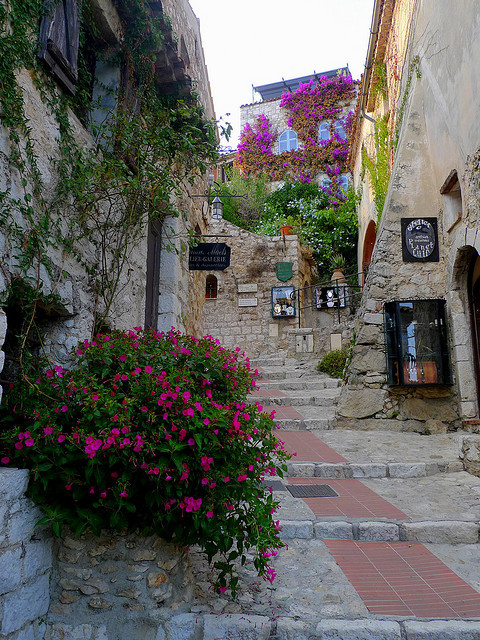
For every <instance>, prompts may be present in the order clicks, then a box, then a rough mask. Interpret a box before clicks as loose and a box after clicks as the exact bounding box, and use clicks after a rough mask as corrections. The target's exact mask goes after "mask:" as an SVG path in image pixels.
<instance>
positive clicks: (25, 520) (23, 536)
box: [0, 469, 52, 640]
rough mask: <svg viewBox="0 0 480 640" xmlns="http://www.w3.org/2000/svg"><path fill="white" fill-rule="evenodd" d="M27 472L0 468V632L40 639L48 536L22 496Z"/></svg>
mask: <svg viewBox="0 0 480 640" xmlns="http://www.w3.org/2000/svg"><path fill="white" fill-rule="evenodd" d="M27 483H28V471H26V470H18V469H0V636H1V637H2V638H5V640H20V639H21V640H42V639H43V637H44V634H45V628H46V627H45V617H46V614H47V611H48V607H49V601H50V596H49V586H50V571H51V566H52V541H51V538H50V536H49V533H48V531H47V530H45V529H39V528H38V527H35V524H36V522H37V521H38V520H39V519H40V518H41V516H42V514H41V512H40V511H39V509H37V508H36V507H35V506H34V505H33V503H32V502H31V501H30V500H29V499H28V498H25V495H24V494H25V490H26V488H27Z"/></svg>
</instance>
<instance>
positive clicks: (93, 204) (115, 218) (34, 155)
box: [0, 0, 217, 330]
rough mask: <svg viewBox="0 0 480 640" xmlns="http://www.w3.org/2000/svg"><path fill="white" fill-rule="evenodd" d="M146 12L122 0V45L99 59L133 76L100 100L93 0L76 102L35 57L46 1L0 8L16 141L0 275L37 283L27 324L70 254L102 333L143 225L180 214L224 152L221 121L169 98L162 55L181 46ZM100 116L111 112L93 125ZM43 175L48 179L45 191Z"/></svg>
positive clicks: (3, 196)
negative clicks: (33, 107) (47, 133)
mask: <svg viewBox="0 0 480 640" xmlns="http://www.w3.org/2000/svg"><path fill="white" fill-rule="evenodd" d="M47 4H48V3H47ZM79 4H80V3H79ZM150 5H151V3H148V2H146V1H145V0H129V1H128V2H126V1H123V0H122V1H121V2H119V3H118V11H119V15H120V17H121V19H122V24H123V29H124V38H123V41H122V44H121V46H116V47H110V48H106V49H105V50H102V51H101V52H100V53H99V52H96V55H97V57H98V59H99V60H100V59H102V58H103V60H106V61H108V62H109V63H112V64H117V65H118V66H119V68H121V69H122V78H123V77H126V78H127V80H126V81H124V82H123V83H121V84H120V86H119V88H118V90H115V91H111V92H110V93H111V95H110V96H109V97H110V98H111V99H110V100H109V101H104V102H102V101H101V100H99V101H97V102H95V100H94V97H93V95H94V87H95V82H96V80H95V77H94V68H93V67H92V58H91V56H92V44H91V39H92V37H94V36H95V34H96V30H97V26H96V24H95V18H94V14H93V12H92V9H91V6H90V4H89V2H88V0H85V1H84V2H83V3H82V10H81V16H80V47H79V60H78V73H79V79H78V84H77V91H76V95H75V96H72V95H69V94H68V92H65V91H62V90H61V89H60V88H59V85H58V83H57V82H56V81H55V80H54V78H53V77H52V76H51V75H50V74H49V73H48V70H47V69H46V68H45V67H44V65H43V64H42V61H41V60H39V58H38V56H37V52H38V44H39V40H38V38H39V26H40V23H41V19H42V15H43V13H44V12H45V10H46V9H45V7H46V6H47V5H46V4H45V3H44V1H43V0H8V2H7V3H3V4H2V5H1V6H0V119H1V123H2V126H3V128H4V129H5V130H6V131H7V132H8V138H9V149H8V158H6V164H7V167H6V170H7V171H6V176H7V177H6V178H5V179H4V180H3V182H2V184H1V186H0V231H1V232H2V233H3V234H4V235H5V236H6V238H7V243H8V246H9V248H10V253H9V255H4V256H3V258H2V261H1V262H0V269H1V270H2V272H3V274H4V276H5V277H6V279H7V282H8V285H9V286H10V284H11V282H12V279H13V278H14V277H15V278H18V277H22V278H24V279H25V280H26V281H28V282H29V283H30V285H31V287H30V288H27V289H25V290H26V291H27V290H28V291H29V290H30V289H31V291H32V294H31V297H32V301H33V303H34V304H33V308H32V305H30V304H29V305H27V306H28V308H29V309H31V311H32V314H33V315H32V317H34V315H35V311H36V301H37V300H40V299H42V297H44V295H45V294H44V292H43V290H42V285H43V278H42V275H41V274H42V269H45V270H46V272H47V273H48V275H49V277H50V279H51V280H52V281H53V282H60V281H61V280H62V279H63V278H64V277H65V274H64V273H63V271H62V265H64V264H65V257H66V255H67V254H71V255H72V256H74V258H76V260H77V261H78V262H80V263H81V264H82V266H83V268H84V269H85V271H86V273H87V274H89V275H90V282H91V284H92V287H93V293H94V296H95V297H96V300H97V307H96V312H95V319H94V323H95V325H96V327H97V328H98V327H99V326H101V325H102V323H103V322H104V321H105V320H106V319H107V318H108V314H109V310H110V308H111V305H112V303H113V301H114V299H115V296H116V295H117V294H118V291H119V283H120V282H121V281H122V278H123V281H125V279H127V280H128V269H129V258H130V256H131V255H132V251H133V250H134V249H135V247H136V246H137V243H138V241H139V239H140V238H141V237H142V235H143V234H144V233H145V229H146V225H147V223H148V221H149V220H160V221H162V220H164V219H165V218H166V217H167V216H168V215H178V212H177V210H176V206H175V204H174V203H175V201H176V200H178V198H179V197H180V195H181V193H182V188H184V185H185V180H190V181H192V180H193V179H194V177H195V176H196V175H199V174H201V173H204V172H205V170H206V168H207V166H208V165H209V164H210V163H211V162H212V161H213V160H215V159H216V157H217V141H216V134H215V126H214V123H213V122H208V121H206V119H205V117H204V112H203V109H202V107H201V106H200V104H199V101H198V98H197V96H196V95H195V94H194V93H193V92H191V91H189V90H188V87H185V86H181V85H180V84H179V86H178V87H174V88H173V90H172V87H169V91H168V92H166V93H168V95H165V92H164V91H162V86H161V84H160V85H159V82H158V78H156V69H157V66H156V65H157V60H158V59H161V58H162V55H161V54H162V48H163V50H169V49H171V48H172V46H174V36H173V34H172V33H171V27H170V25H169V22H168V19H167V18H166V17H165V16H164V15H163V14H158V13H154V12H153V11H152V9H151V7H150ZM93 49H94V47H93ZM22 70H27V72H28V74H29V75H30V77H31V79H32V81H33V86H34V88H35V90H36V91H37V92H38V96H39V97H40V99H41V109H42V110H43V112H39V114H38V118H39V119H43V118H44V119H45V121H46V122H53V123H54V126H53V128H54V129H55V128H56V131H57V132H58V133H57V139H56V140H50V141H49V142H50V149H49V151H48V152H47V151H46V149H45V148H44V147H42V145H40V144H39V143H38V142H37V141H36V131H35V126H36V123H35V122H34V123H31V122H30V120H29V118H30V117H31V113H27V107H26V94H25V93H24V88H23V87H24V85H25V83H26V82H27V83H28V78H26V76H25V73H24V72H23V71H22ZM20 78H22V79H20ZM104 93H105V92H104ZM35 99H36V97H35ZM31 102H32V101H30V104H31ZM107 103H108V106H107ZM94 110H96V111H97V113H98V110H103V112H104V116H103V117H102V118H100V119H98V118H97V120H93V119H92V118H91V113H92V112H93V111H94ZM74 114H76V116H77V118H78V119H76V118H75V115H74ZM80 123H83V124H84V125H85V126H86V127H87V128H88V129H89V130H90V133H91V134H92V137H91V138H90V143H88V144H83V143H82V142H80V141H79V140H78V139H77V136H76V133H75V131H78V127H80V126H81V125H80ZM42 124H43V123H42ZM82 136H83V139H84V140H88V136H87V135H83V134H82ZM47 153H48V154H49V155H52V156H53V158H51V157H48V158H47ZM46 166H47V167H48V169H47V170H45V167H46ZM45 173H47V174H48V173H51V174H52V175H53V178H52V179H51V181H50V183H49V184H45V183H44V179H43V178H42V176H43V175H45ZM87 247H91V250H90V251H89V252H88V256H89V257H87V253H86V251H85V249H86V248H87ZM52 256H55V261H53V258H52ZM7 298H8V291H7V293H6V295H5V299H7ZM4 303H5V301H4ZM93 328H94V327H92V330H93Z"/></svg>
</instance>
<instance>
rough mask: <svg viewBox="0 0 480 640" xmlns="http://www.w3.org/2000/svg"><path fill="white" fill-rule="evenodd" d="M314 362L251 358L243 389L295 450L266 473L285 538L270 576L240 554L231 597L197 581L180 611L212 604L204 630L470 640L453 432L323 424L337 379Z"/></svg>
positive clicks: (471, 485) (473, 533) (471, 592)
mask: <svg viewBox="0 0 480 640" xmlns="http://www.w3.org/2000/svg"><path fill="white" fill-rule="evenodd" d="M315 364H316V363H315V362H308V361H305V362H302V363H299V362H298V361H292V360H287V359H285V358H284V357H283V356H281V355H277V356H274V357H272V356H270V357H269V358H268V359H264V360H258V361H256V362H255V366H257V367H258V368H259V371H260V377H259V390H258V391H257V392H256V393H255V394H253V395H252V397H251V399H250V401H251V402H259V403H260V404H262V405H263V407H264V410H266V411H270V410H275V411H276V416H275V421H276V423H277V424H278V425H279V426H280V430H279V431H278V437H279V439H280V440H282V441H283V442H284V443H285V447H286V448H287V450H289V451H290V452H294V451H297V456H296V457H294V458H293V459H292V461H291V462H290V463H289V464H288V471H287V474H286V477H284V478H279V477H277V478H271V479H269V480H268V482H267V484H268V483H271V486H272V491H273V492H274V495H275V498H276V499H277V500H278V501H279V503H280V509H279V511H278V517H279V521H280V525H281V527H282V534H281V535H282V538H283V540H284V541H285V542H286V543H287V547H286V548H285V549H284V550H282V551H281V552H280V553H279V554H278V556H277V557H276V558H275V561H274V568H275V570H276V572H277V578H276V580H275V582H274V584H273V587H270V586H269V585H268V583H267V584H263V583H259V581H258V578H256V576H255V573H254V572H253V571H251V570H249V569H248V563H247V567H245V568H244V569H243V570H242V573H241V576H240V580H241V584H242V594H241V595H240V597H239V599H238V600H237V601H236V602H233V601H229V600H227V599H226V598H224V599H220V600H219V599H218V598H216V599H214V598H205V597H204V595H200V593H199V594H198V597H197V603H196V605H195V606H194V607H193V608H192V612H194V613H196V614H197V615H198V614H199V613H202V612H204V613H207V612H210V613H212V612H216V613H218V614H220V613H221V614H222V615H221V616H219V618H218V620H221V622H220V623H219V624H220V626H221V627H222V629H223V635H221V634H220V635H218V636H215V638H217V637H218V638H224V637H225V638H237V637H239V638H252V639H253V638H255V639H256V638H262V639H265V640H267V639H269V640H313V639H319V640H480V545H479V522H480V478H477V477H475V476H472V475H470V474H468V473H466V472H465V471H463V466H462V463H461V462H460V460H459V458H458V442H457V440H458V439H459V437H458V435H457V434H441V435H440V434H436V435H429V436H424V435H420V434H417V433H404V432H381V431H375V432H368V431H347V430H340V429H339V430H336V429H333V428H332V419H333V416H334V413H335V405H336V403H337V398H338V395H339V392H340V381H339V380H336V379H331V378H329V377H327V376H323V375H321V374H319V373H318V372H316V371H315ZM298 491H300V492H301V493H302V494H304V497H296V492H298ZM325 492H326V494H327V495H326V496H325V497H321V494H322V493H325ZM197 568H198V567H197ZM206 571H207V569H206V567H205V568H204V574H203V578H204V581H203V582H201V584H202V585H203V588H206V587H207V585H208V584H209V582H208V577H207V574H206ZM205 619H207V618H205ZM203 637H204V638H206V637H207V636H205V635H204V636H203ZM208 638H210V636H208ZM212 638H213V636H212Z"/></svg>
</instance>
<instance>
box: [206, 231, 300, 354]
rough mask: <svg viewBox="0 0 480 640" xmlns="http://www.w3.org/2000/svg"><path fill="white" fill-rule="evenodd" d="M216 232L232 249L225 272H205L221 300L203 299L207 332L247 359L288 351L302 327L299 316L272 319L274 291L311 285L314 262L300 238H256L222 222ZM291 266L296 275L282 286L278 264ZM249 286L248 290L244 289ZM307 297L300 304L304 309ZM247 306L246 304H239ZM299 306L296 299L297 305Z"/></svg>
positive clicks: (218, 298)
mask: <svg viewBox="0 0 480 640" xmlns="http://www.w3.org/2000/svg"><path fill="white" fill-rule="evenodd" d="M212 232H213V233H218V234H220V235H226V236H231V237H227V238H219V239H218V241H221V242H226V243H227V244H228V245H229V246H230V247H231V258H230V266H229V267H228V268H227V269H225V271H203V272H202V273H203V274H204V280H203V292H202V293H201V294H200V295H202V294H203V295H205V293H204V292H205V279H206V277H207V276H208V275H215V276H216V278H217V280H218V296H217V298H216V299H207V300H205V332H206V333H208V334H210V335H212V336H213V337H215V338H218V339H219V340H220V342H221V343H222V345H224V346H225V347H230V348H235V347H240V348H241V349H242V350H245V352H246V353H247V355H249V356H256V355H258V354H260V353H263V354H266V353H275V352H277V351H278V350H286V349H287V348H288V335H289V331H290V330H293V329H296V328H297V327H298V316H297V317H292V318H289V317H284V318H273V317H272V304H271V288H272V287H274V286H276V287H278V286H283V285H285V286H294V287H295V289H299V288H302V287H305V286H308V285H310V283H311V263H310V262H309V260H308V254H307V253H306V252H305V250H304V249H302V247H301V245H300V242H299V240H298V237H297V236H295V235H292V236H285V241H284V239H283V237H281V236H258V235H256V234H254V233H250V232H248V231H245V230H244V229H240V228H239V227H236V226H234V225H232V224H230V223H229V222H227V221H225V220H222V221H220V222H218V223H217V224H216V226H215V227H213V228H212ZM278 262H291V263H292V265H293V267H292V269H293V276H292V278H291V279H290V280H288V281H286V282H282V281H280V280H278V278H277V275H276V263H278ZM245 288H247V289H248V291H245ZM303 300H304V298H303V294H302V297H301V306H303ZM243 304H248V306H240V305H243ZM297 307H298V301H297Z"/></svg>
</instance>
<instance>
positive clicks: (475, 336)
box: [468, 251, 480, 407]
mask: <svg viewBox="0 0 480 640" xmlns="http://www.w3.org/2000/svg"><path fill="white" fill-rule="evenodd" d="M468 295H469V302H470V321H471V328H472V347H473V361H474V365H475V373H476V376H475V379H476V384H477V402H478V403H479V407H480V256H479V255H478V253H477V252H476V251H474V253H473V256H472V259H471V262H470V269H469V273H468Z"/></svg>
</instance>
